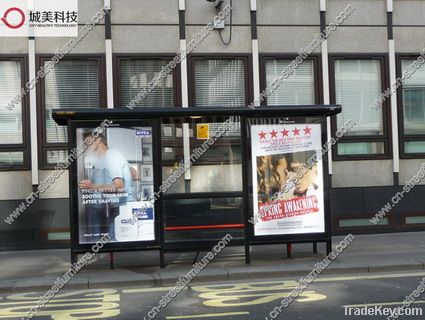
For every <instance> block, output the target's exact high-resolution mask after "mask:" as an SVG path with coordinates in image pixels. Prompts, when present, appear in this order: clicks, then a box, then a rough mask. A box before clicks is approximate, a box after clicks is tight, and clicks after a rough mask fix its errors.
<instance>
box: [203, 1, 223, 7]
mask: <svg viewBox="0 0 425 320" xmlns="http://www.w3.org/2000/svg"><path fill="white" fill-rule="evenodd" d="M207 1H208V2H211V3H212V4H213V5H214V6H215V7H219V6H221V5H222V4H223V0H207Z"/></svg>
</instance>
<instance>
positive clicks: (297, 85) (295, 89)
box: [263, 57, 319, 106]
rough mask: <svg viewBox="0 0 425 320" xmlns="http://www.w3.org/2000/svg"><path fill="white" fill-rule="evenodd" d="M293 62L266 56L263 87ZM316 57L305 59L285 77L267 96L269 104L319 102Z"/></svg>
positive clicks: (268, 86) (268, 84)
mask: <svg viewBox="0 0 425 320" xmlns="http://www.w3.org/2000/svg"><path fill="white" fill-rule="evenodd" d="M291 62H292V59H289V58H288V59H281V58H274V57H266V58H264V60H263V64H264V70H265V83H263V89H265V88H270V84H271V83H272V82H273V81H274V80H276V79H277V78H279V77H280V75H281V73H282V71H283V70H284V69H285V67H287V66H288V65H289V64H290V63H291ZM316 64H317V63H316V59H315V58H314V59H308V60H305V61H304V62H303V63H302V64H301V65H299V67H298V68H297V69H295V70H294V73H293V74H292V75H291V76H290V77H289V78H287V79H284V80H283V82H282V83H281V85H280V86H279V88H278V89H277V90H276V91H275V92H273V93H272V94H271V95H270V96H268V97H267V105H269V106H276V105H309V104H315V103H317V102H318V100H319V99H318V97H317V94H316V92H317V89H316V88H317V84H318V83H317V81H315V78H316V70H315V65H316Z"/></svg>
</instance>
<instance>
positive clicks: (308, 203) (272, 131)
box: [251, 123, 325, 236]
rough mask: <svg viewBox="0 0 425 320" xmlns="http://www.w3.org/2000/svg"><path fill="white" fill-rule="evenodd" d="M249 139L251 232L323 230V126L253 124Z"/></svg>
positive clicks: (277, 233)
mask: <svg viewBox="0 0 425 320" xmlns="http://www.w3.org/2000/svg"><path fill="white" fill-rule="evenodd" d="M251 143H252V146H251V147H252V177H253V201H254V221H255V224H254V235H255V236H267V235H286V234H300V233H320V232H325V213H324V193H323V167H322V165H323V164H322V161H321V160H319V161H317V162H314V161H311V160H310V159H313V157H314V155H315V154H316V152H317V151H318V150H321V125H320V124H312V123H308V124H284V125H283V124H277V125H253V126H251ZM309 160H310V161H309Z"/></svg>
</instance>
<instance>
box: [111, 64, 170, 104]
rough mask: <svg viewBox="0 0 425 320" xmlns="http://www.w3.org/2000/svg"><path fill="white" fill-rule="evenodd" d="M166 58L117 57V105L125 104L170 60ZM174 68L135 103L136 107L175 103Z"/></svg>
mask: <svg viewBox="0 0 425 320" xmlns="http://www.w3.org/2000/svg"><path fill="white" fill-rule="evenodd" d="M171 59H172V57H171V58H169V59H166V58H156V59H153V58H125V57H119V58H118V65H119V76H120V81H119V82H120V83H119V88H120V91H119V93H118V96H119V106H122V107H125V106H127V105H128V104H129V103H130V102H131V101H132V100H133V99H134V98H135V97H136V96H137V94H138V93H139V92H142V90H143V89H144V88H146V87H147V85H148V84H149V82H150V81H151V80H152V79H153V78H154V77H155V76H156V75H157V74H159V73H160V72H161V70H162V68H163V67H165V66H166V65H167V64H168V63H169V62H170V61H171ZM176 78H177V77H176V68H174V70H173V71H172V72H171V73H170V74H168V76H167V77H166V78H163V79H161V80H160V81H159V83H158V85H157V86H156V87H155V89H154V90H153V91H152V92H151V93H150V94H149V95H148V96H147V97H145V98H144V99H142V100H141V101H140V102H139V103H137V104H136V105H137V106H138V107H172V106H175V105H176V91H177V90H176V83H175V82H176V81H175V79H176Z"/></svg>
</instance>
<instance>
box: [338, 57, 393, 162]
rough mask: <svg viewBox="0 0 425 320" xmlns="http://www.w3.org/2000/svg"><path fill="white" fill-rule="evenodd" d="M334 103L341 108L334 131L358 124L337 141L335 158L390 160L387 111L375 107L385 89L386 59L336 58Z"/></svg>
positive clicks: (384, 106)
mask: <svg viewBox="0 0 425 320" xmlns="http://www.w3.org/2000/svg"><path fill="white" fill-rule="evenodd" d="M332 67H333V69H332V70H331V74H332V76H333V79H332V80H333V85H334V88H333V91H332V93H331V94H332V95H333V96H332V100H333V102H334V103H337V104H341V105H342V112H341V113H340V114H338V115H337V116H336V119H333V128H334V132H335V131H336V130H337V129H339V128H342V127H343V125H344V123H346V122H347V121H349V120H352V121H354V122H355V123H356V125H355V126H354V127H353V128H352V129H351V130H350V131H349V132H348V133H346V134H345V135H344V136H343V137H342V138H341V140H340V141H339V142H338V146H337V148H336V155H335V159H336V160H338V159H343V158H359V159H363V158H365V159H370V158H388V156H389V150H388V134H387V125H386V109H387V103H388V101H386V102H384V104H383V105H382V108H381V109H378V110H375V109H373V108H372V105H373V103H374V101H375V100H376V99H377V98H378V97H379V95H380V94H381V92H382V91H383V89H384V86H385V79H384V76H383V74H384V73H383V70H384V68H385V67H384V58H383V57H382V58H341V57H338V58H333V59H332Z"/></svg>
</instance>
